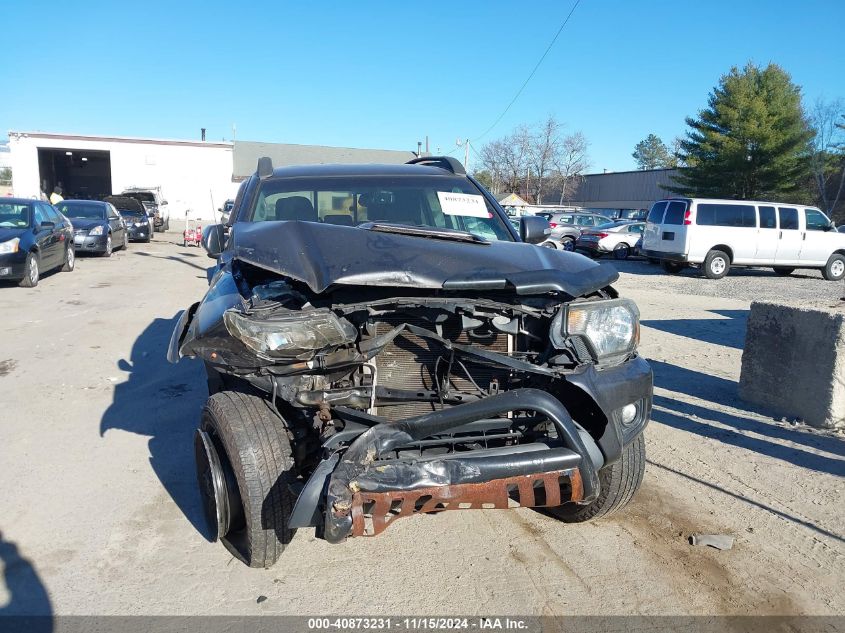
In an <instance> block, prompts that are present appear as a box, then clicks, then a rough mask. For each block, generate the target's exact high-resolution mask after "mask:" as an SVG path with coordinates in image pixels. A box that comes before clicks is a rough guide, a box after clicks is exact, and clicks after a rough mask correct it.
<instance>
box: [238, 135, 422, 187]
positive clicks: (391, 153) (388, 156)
mask: <svg viewBox="0 0 845 633" xmlns="http://www.w3.org/2000/svg"><path fill="white" fill-rule="evenodd" d="M262 156H269V157H270V159H271V160H272V161H273V166H274V167H288V166H291V165H324V164H332V163H341V164H348V163H387V164H397V165H401V164H402V163H406V162H408V161H409V160H411V159H412V158H415V157H416V155H415V154H414V153H413V152H409V151H397V150H390V149H358V148H354V147H328V146H325V145H295V144H293V143H259V142H255V141H235V143H234V150H233V156H232V158H233V167H232V180H234V181H240V180H243V179H244V178H246V177H247V176H249V175H250V174H253V173H255V167H256V165H257V164H258V159H259V158H261V157H262Z"/></svg>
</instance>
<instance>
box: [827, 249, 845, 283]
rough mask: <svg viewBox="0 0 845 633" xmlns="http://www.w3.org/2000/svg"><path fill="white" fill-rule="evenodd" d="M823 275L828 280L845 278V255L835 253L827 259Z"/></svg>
mask: <svg viewBox="0 0 845 633" xmlns="http://www.w3.org/2000/svg"><path fill="white" fill-rule="evenodd" d="M822 276H823V277H824V278H825V279H827V280H828V281H839V280H841V279H843V278H845V255H840V254H839V253H834V254H833V255H831V256H830V259H828V260H827V264H825V267H824V270H822Z"/></svg>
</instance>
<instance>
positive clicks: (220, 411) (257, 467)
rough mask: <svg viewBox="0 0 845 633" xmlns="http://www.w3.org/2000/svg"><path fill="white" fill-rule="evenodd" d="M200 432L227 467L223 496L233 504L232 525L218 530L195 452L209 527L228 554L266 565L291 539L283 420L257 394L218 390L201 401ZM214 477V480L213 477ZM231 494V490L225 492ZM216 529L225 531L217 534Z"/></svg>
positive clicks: (289, 475)
mask: <svg viewBox="0 0 845 633" xmlns="http://www.w3.org/2000/svg"><path fill="white" fill-rule="evenodd" d="M200 430H201V431H204V432H205V433H206V434H207V437H209V438H210V439H211V440H212V442H213V445H214V447H215V449H216V452H217V455H218V457H219V459H220V463H221V466H222V468H223V469H224V470H226V469H229V470H228V474H229V476H228V477H226V478H225V479H228V480H229V481H230V482H236V483H235V484H234V485H236V487H237V490H236V491H230V494H229V496H228V499H234V500H235V502H233V503H228V504H227V507H228V506H231V505H237V504H238V503H239V504H240V507H233V508H232V512H231V517H232V523H231V524H230V525H228V526H226V528H225V530H218V527H217V519H216V518H215V517H216V516H219V515H218V514H217V513H216V512H214V508H215V507H217V505H216V502H215V500H214V499H213V498H209V497H210V495H209V489H210V487H209V485H208V481H207V478H206V479H204V477H205V475H204V474H203V467H205V468H207V467H208V464H202V463H201V453H200V452H199V451H198V452H197V456H198V460H197V474H198V476H199V478H200V481H199V483H200V490H201V492H202V495H203V502H204V505H205V507H206V515H207V518H208V520H209V526H210V527H211V528H212V530H214V531H216V532H217V533H218V536H219V537H220V540H221V541H223V544H224V545H225V546H226V549H228V550H229V551H230V552H231V553H232V554H233V555H235V556H236V557H237V558H239V559H240V560H241V561H242V562H244V563H245V564H247V565H249V566H250V567H264V568H267V567H270V566H271V565H272V564H273V563H275V562H276V560H277V559H278V558H279V556H280V555H281V553H282V551H283V550H284V549H285V546H286V545H287V544H288V543H289V542H290V540H291V539H292V538H293V535H294V533H295V530H292V529H290V528H288V519H289V517H290V513H291V511H292V509H293V503H294V501H295V496H294V494H293V492H292V491H291V489H290V484H291V483H292V482H293V480H294V479H295V476H294V474H293V458H292V452H291V446H290V440H289V439H288V436H287V432H286V431H285V428H284V423H283V421H282V419H281V418H280V417H279V415H278V414H277V413H276V412H275V411H274V410H273V409H271V407H270V404H269V403H268V402H267V401H266V400H265V399H263V398H261V397H259V396H257V395H254V394H252V393H245V392H242V391H220V392H219V393H216V394H214V395H212V396H211V397H210V398H209V399H208V401H207V402H206V405H205V408H204V409H203V412H202V422H201V425H200ZM218 481H219V478H218ZM232 492H236V494H234V495H233V494H231V493H232ZM220 531H224V532H225V533H223V534H220V533H219V532H220Z"/></svg>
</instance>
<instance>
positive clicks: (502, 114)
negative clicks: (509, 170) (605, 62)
mask: <svg viewBox="0 0 845 633" xmlns="http://www.w3.org/2000/svg"><path fill="white" fill-rule="evenodd" d="M580 2H581V0H575V4H573V5H572V9H570V11H569V14H568V15H567V16H566V19H565V20H564V21H563V23H562V24H561V25H560V28H559V29H558V30H557V33H555V36H554V37H553V38H552V41H551V42H550V43H549V45H548V46H547V47H546V51H545V52H544V53H543V56H542V57H540V61H538V62H537V64H536V65H535V66H534V70H532V71H531V74H530V75H528V78H527V79H526V80H525V81H524V82H523V84H522V86H521V87H520V88H519V90H517V92H516V94H515V95H514V97H513V99H511V102H510V103H509V104H508V106H507V107H506V108H505V109H504V111H502V113H501V114H500V115H499V118H498V119H496V120H495V121H493V125H491V126H490V127H488V128H487V129H486V130H484V133H482V134H479V135H478V136H476V137H475V138H474V139H472V142H473V143H475V142H476V141H478V140H479V139H482V138H484V137H485V136H487V134H488V133H489V132H490V130H492V129H493V128H494V127H496V126H497V125H498V124H499V121H501V120H502V119H503V118H504V117H505V115H506V114H507V113H508V110H510V109H511V106H512V105H513V104H514V103H516V100H517V99H519V95H521V94H522V91H523V90H525V86H527V85H528V82H529V81H531V78H532V77H534V73H536V72H537V69H538V68H539V67H540V64H542V63H543V60H544V59H546V55H548V54H549V51H550V50H552V46H554V45H555V42H556V41H557V38H558V37H559V36H560V34H561V32H562V31H563V28H564V27H565V26H566V24H567V22H569V18H571V17H572V14H573V13H575V9H576V8H578V5H579V4H580Z"/></svg>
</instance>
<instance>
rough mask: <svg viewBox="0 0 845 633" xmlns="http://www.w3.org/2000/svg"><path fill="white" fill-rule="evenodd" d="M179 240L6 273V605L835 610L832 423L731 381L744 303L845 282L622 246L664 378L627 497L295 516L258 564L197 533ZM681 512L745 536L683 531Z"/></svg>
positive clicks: (73, 610)
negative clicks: (585, 508)
mask: <svg viewBox="0 0 845 633" xmlns="http://www.w3.org/2000/svg"><path fill="white" fill-rule="evenodd" d="M176 239H177V238H176V235H174V234H169V235H168V236H167V237H166V238H163V237H161V236H159V237H158V239H157V240H156V241H155V242H153V243H152V244H150V245H135V244H133V245H131V246H130V249H129V251H128V252H126V253H123V252H121V253H117V254H115V256H114V257H112V258H111V259H108V260H106V259H99V258H79V260H78V264H77V266H78V268H77V270H76V271H75V272H73V273H70V274H68V273H57V274H53V275H50V276H48V277H45V278H44V279H43V280H42V282H41V284H40V285H39V287H38V288H36V289H33V290H24V289H18V288H15V287H0V295H2V300H0V322H2V323H3V333H2V338H0V430H2V435H1V436H0V438H2V440H0V531H2V541H0V559H2V562H0V565H2V567H3V570H4V576H3V578H4V581H0V613H35V612H40V613H49V612H52V613H57V614H194V613H206V614H208V613H220V614H269V613H296V614H322V613H334V614H363V613H368V614H408V613H412V614H443V613H463V614H471V613H479V614H523V615H526V614H577V613H589V614H606V613H616V614H678V613H685V614H723V613H758V614H842V613H845V596H843V593H842V582H843V578H845V533H843V529H845V520H844V519H845V438H843V437H842V436H841V435H836V434H832V433H820V432H812V431H810V430H808V429H806V428H804V427H801V426H793V425H791V424H790V423H789V422H788V421H784V422H781V421H779V418H777V417H773V416H772V415H771V414H768V415H767V414H765V413H760V412H755V411H753V410H751V409H749V408H748V407H747V406H746V405H744V404H743V403H742V402H741V401H739V400H738V399H737V395H736V393H737V382H736V381H737V379H738V374H739V361H740V355H741V351H742V344H743V336H744V327H745V319H746V315H747V311H748V307H749V302H750V300H751V299H753V298H755V297H757V296H763V295H773V296H774V295H777V296H790V297H791V298H796V297H798V298H800V297H804V298H812V299H818V298H824V299H829V300H831V301H834V300H836V299H837V298H838V297H840V296H842V294H845V293H843V288H842V285H841V284H831V283H828V282H825V281H823V280H822V279H821V278H820V277H818V276H817V275H809V276H806V277H804V278H796V279H781V278H778V277H775V276H774V275H773V274H772V273H771V272H767V271H760V272H749V273H746V274H741V275H738V276H735V277H729V278H728V279H726V280H723V281H721V282H713V281H708V280H704V279H698V278H694V277H692V276H690V275H681V276H678V277H669V276H666V275H662V274H659V275H658V274H656V273H657V271H658V269H657V268H656V267H652V266H648V265H647V264H645V263H644V262H625V263H623V264H621V265H620V268H621V269H622V270H623V276H622V279H621V281H620V283H619V287H620V288H621V290H622V291H623V292H624V294H626V295H628V296H631V297H633V298H635V299H636V300H637V301H638V303H639V305H640V308H641V311H642V318H643V324H644V327H643V334H642V347H641V350H642V353H643V354H644V355H645V356H646V357H648V358H649V359H650V360H651V361H652V364H653V367H654V370H655V376H656V385H657V388H656V401H655V405H656V406H655V411H654V416H653V421H652V423H651V424H650V426H649V427H648V429H647V431H646V437H647V444H648V455H649V464H648V467H647V470H646V476H645V481H644V484H643V487H642V489H641V491H640V493H639V495H638V496H637V497H636V499H635V502H634V503H633V504H632V505H631V506H630V507H629V509H628V510H627V511H626V512H624V513H622V514H619V515H618V516H616V517H614V518H612V519H608V520H605V521H602V522H599V523H595V524H588V525H581V526H567V525H563V524H561V523H558V522H556V521H555V520H553V519H551V518H548V517H546V516H545V515H543V514H540V513H538V512H534V511H532V510H517V511H511V512H504V511H473V512H455V513H445V514H442V515H437V516H423V517H417V518H414V519H405V520H402V521H400V522H398V523H397V524H396V525H395V526H394V527H392V528H391V529H390V530H388V531H387V532H386V533H385V534H384V535H382V536H380V537H378V538H375V539H359V540H350V541H349V542H347V543H346V544H343V545H335V546H332V545H329V544H327V543H325V542H323V541H317V540H315V539H314V538H313V536H312V534H311V533H309V531H300V532H299V533H298V534H297V535H296V537H295V538H294V540H293V543H292V544H291V546H290V548H289V550H288V551H287V552H286V553H285V554H284V556H283V558H282V559H281V560H280V562H279V563H278V564H277V565H276V566H275V567H274V568H273V569H270V570H266V571H264V570H261V571H256V570H250V569H247V568H245V567H243V566H242V565H240V564H239V563H238V562H236V561H234V560H232V559H231V557H230V556H229V555H228V554H227V553H226V551H225V550H224V549H223V548H222V547H221V546H219V545H216V544H215V545H213V544H209V543H207V542H206V541H205V540H204V539H203V537H202V535H201V533H200V529H201V528H200V526H201V524H202V521H201V510H200V507H199V499H198V496H197V492H196V489H195V483H194V470H193V469H194V466H193V455H192V444H191V435H192V431H193V428H194V426H195V424H196V422H197V419H198V413H199V410H200V408H201V406H202V404H203V401H204V389H205V385H204V376H203V374H202V371H201V368H200V367H199V366H197V364H196V363H191V362H182V363H181V364H179V365H178V366H172V365H168V364H167V362H166V361H165V360H164V348H165V344H166V342H167V340H168V338H169V336H170V332H171V329H172V327H173V324H174V318H175V317H176V315H177V313H178V311H179V310H180V309H182V308H183V307H185V306H186V305H187V304H189V303H190V302H192V301H194V300H195V299H197V298H198V297H200V296H201V294H202V293H203V291H204V288H205V287H206V276H205V268H206V266H207V265H208V264H209V263H210V260H208V259H207V258H206V257H205V254H204V253H203V252H202V251H200V250H199V249H196V248H194V249H190V248H183V247H181V246H177V245H176V244H175V242H176ZM693 532H715V533H728V534H732V535H734V536H735V537H736V539H737V542H736V546H735V548H734V549H733V550H731V551H724V552H720V551H716V550H713V549H710V548H694V547H692V546H690V545H689V544H688V543H687V537H688V536H689V534H690V533H693ZM258 596H266V598H267V599H266V600H263V601H261V602H260V603H259V602H257V598H258Z"/></svg>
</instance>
